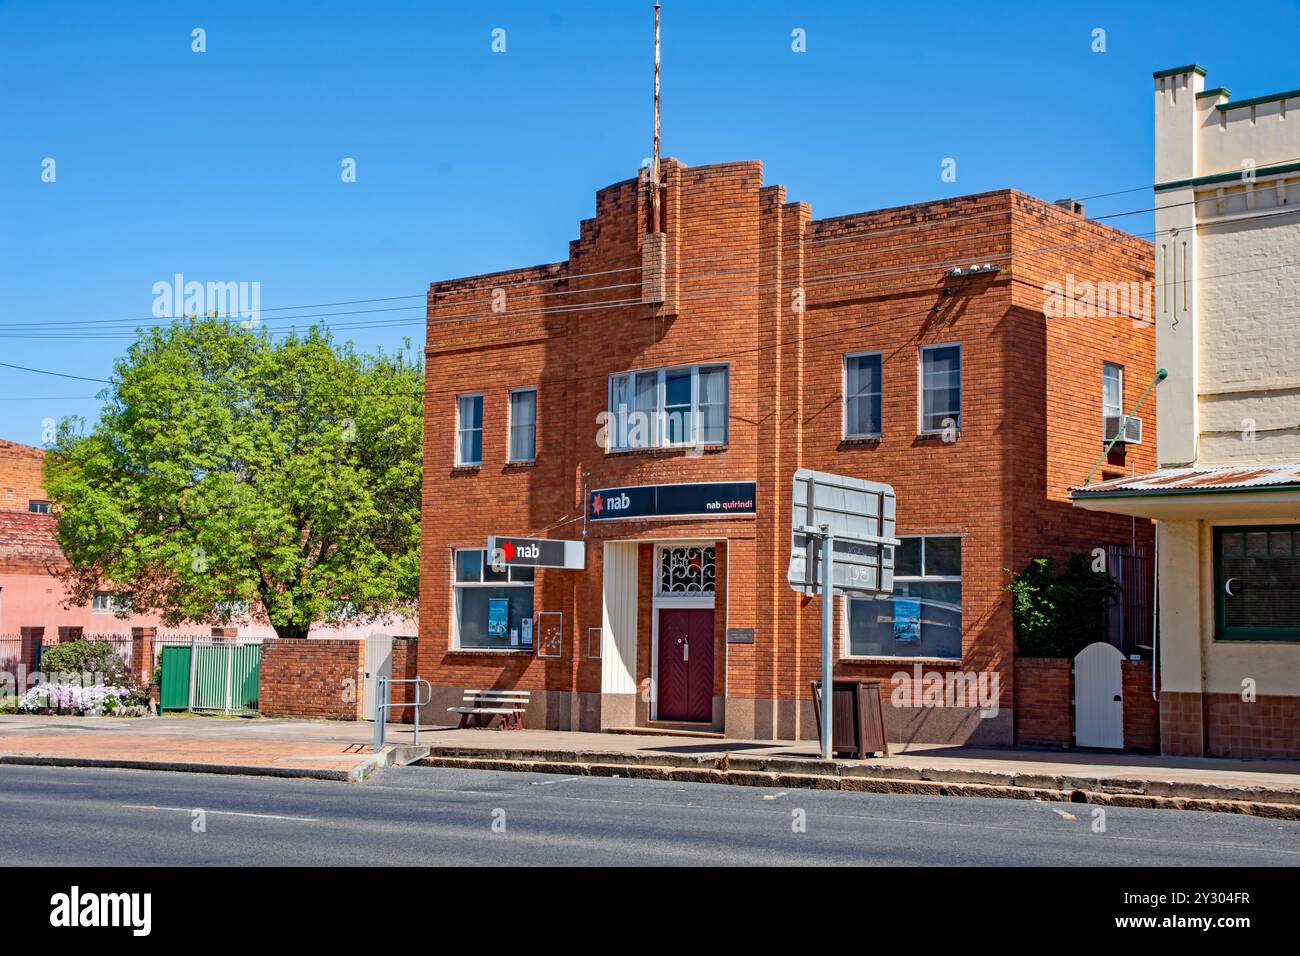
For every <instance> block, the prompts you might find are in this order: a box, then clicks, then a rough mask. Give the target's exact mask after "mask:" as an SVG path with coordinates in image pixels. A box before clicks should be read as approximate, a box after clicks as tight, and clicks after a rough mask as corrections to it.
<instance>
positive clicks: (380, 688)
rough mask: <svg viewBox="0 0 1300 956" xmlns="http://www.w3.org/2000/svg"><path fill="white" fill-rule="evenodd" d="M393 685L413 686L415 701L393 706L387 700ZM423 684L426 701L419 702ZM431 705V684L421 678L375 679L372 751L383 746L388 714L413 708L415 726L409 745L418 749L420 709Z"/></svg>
mask: <svg viewBox="0 0 1300 956" xmlns="http://www.w3.org/2000/svg"><path fill="white" fill-rule="evenodd" d="M393 684H415V685H416V689H415V700H414V701H413V702H411V703H406V702H402V703H399V704H394V703H393V702H392V701H390V700H389V699H388V690H389V688H390V687H391V686H392V685H393ZM420 684H423V685H424V686H425V687H427V688H428V689H429V697H428V699H427V700H423V701H422V700H420V688H419V685H420ZM432 703H433V684H431V683H430V682H429V681H428V680H426V679H425V678H423V677H407V678H399V679H398V680H394V679H393V678H391V677H379V678H376V679H375V742H374V751H375V753H379V751H380V750H381V749H382V748H383V746H384V735H385V730H386V725H387V723H388V719H387V718H388V712H389V711H390V710H392V709H393V708H394V707H414V708H415V726H414V728H413V733H412V739H411V744H412V746H416V747H418V746H419V745H420V708H421V707H428V706H429V705H430V704H432Z"/></svg>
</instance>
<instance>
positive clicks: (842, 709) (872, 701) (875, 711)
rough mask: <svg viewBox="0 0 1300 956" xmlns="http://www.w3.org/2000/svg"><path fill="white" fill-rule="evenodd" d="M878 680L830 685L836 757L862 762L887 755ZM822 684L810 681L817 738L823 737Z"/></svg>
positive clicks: (844, 680) (833, 747)
mask: <svg viewBox="0 0 1300 956" xmlns="http://www.w3.org/2000/svg"><path fill="white" fill-rule="evenodd" d="M881 683H882V681H881V679H880V678H878V677H859V678H851V679H843V680H835V681H832V682H831V727H832V730H833V734H832V736H833V739H832V740H831V752H832V753H833V754H834V755H835V756H837V757H852V758H855V759H862V758H865V757H867V756H871V755H877V754H879V755H883V756H885V757H888V756H889V744H888V742H886V740H885V709H884V704H883V703H882V701H881V699H880V685H881ZM821 688H822V683H821V681H816V680H815V681H813V682H812V697H813V712H814V713H815V714H816V715H817V737H818V739H820V738H821V734H822V707H821V701H822V694H821Z"/></svg>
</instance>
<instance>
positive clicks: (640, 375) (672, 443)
mask: <svg viewBox="0 0 1300 956" xmlns="http://www.w3.org/2000/svg"><path fill="white" fill-rule="evenodd" d="M727 408H728V370H727V366H725V365H685V366H679V367H675V368H661V369H650V370H646V371H641V372H621V373H619V374H617V375H611V376H610V379H609V424H608V429H607V434H608V435H609V448H610V450H611V451H627V450H631V449H636V448H672V447H680V446H687V445H721V444H725V443H726V441H727Z"/></svg>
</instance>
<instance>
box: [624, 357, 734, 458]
mask: <svg viewBox="0 0 1300 956" xmlns="http://www.w3.org/2000/svg"><path fill="white" fill-rule="evenodd" d="M715 368H717V369H722V370H723V372H724V374H725V375H726V380H727V395H726V400H725V402H724V403H723V407H724V410H725V413H726V414H725V415H724V416H723V423H722V438H721V439H720V440H715V441H707V442H706V441H704V440H703V439H702V438H701V437H700V436H701V429H702V416H701V414H700V372H701V370H707V369H715ZM683 369H688V370H689V371H690V373H691V434H690V435H689V436H688V437H687V439H686V440H684V441H676V442H670V441H668V412H667V409H666V404H667V390H668V386H667V380H668V373H669V372H680V371H682V370H683ZM651 373H653V374H654V375H655V376H656V378H655V410H654V413H653V414H654V421H653V422H651V423H650V436H649V441H648V443H647V444H645V445H628V444H619V439H620V438H626V437H627V436H628V435H630V433H631V431H632V429H631V427H630V426H627V425H626V423H625V421H624V419H623V417H622V415H621V414H620V412H619V409H618V408H617V407H615V405H614V389H615V383H616V382H617V381H619V380H626V381H627V386H628V387H627V398H628V402H629V405H628V412H629V413H634V412H636V411H637V408H636V380H637V377H638V376H640V375H647V374H651ZM605 406H606V410H607V425H606V429H605V436H606V437H605V451H606V452H623V451H645V450H648V449H654V448H697V447H714V448H721V447H724V446H725V445H726V444H727V443H728V442H729V441H730V440H731V366H730V364H728V363H726V362H703V363H700V364H698V365H666V366H664V367H663V368H642V369H633V370H631V371H626V372H616V373H614V374H613V375H611V376H609V381H608V384H607V387H606V392H605Z"/></svg>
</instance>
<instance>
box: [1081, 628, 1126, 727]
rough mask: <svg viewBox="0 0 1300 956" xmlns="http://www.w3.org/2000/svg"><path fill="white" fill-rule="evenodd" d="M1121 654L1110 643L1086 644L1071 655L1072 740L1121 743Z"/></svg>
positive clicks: (1122, 722)
mask: <svg viewBox="0 0 1300 956" xmlns="http://www.w3.org/2000/svg"><path fill="white" fill-rule="evenodd" d="M1123 661H1124V655H1123V654H1121V653H1120V652H1119V649H1118V648H1117V647H1115V645H1114V644H1109V643H1106V642H1104V641H1098V642H1097V643H1096V644H1089V645H1088V646H1087V647H1085V648H1084V649H1083V650H1081V651H1080V652H1079V653H1078V655H1077V656H1076V657H1075V658H1074V743H1075V745H1076V746H1079V747H1113V748H1115V749H1117V750H1118V749H1122V748H1123V746H1124V678H1123V674H1122V671H1121V666H1120V665H1121V664H1122V663H1123Z"/></svg>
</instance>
